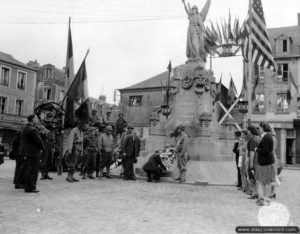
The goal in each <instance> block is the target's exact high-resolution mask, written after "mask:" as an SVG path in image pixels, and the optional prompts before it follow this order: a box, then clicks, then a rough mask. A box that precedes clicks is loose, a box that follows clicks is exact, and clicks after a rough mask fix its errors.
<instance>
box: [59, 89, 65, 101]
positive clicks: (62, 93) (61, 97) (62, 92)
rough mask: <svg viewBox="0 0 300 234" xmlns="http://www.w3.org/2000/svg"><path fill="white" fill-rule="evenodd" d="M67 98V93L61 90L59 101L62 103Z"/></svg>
mask: <svg viewBox="0 0 300 234" xmlns="http://www.w3.org/2000/svg"><path fill="white" fill-rule="evenodd" d="M64 97H65V91H64V90H61V91H60V93H59V100H60V101H62V100H63V99H64Z"/></svg>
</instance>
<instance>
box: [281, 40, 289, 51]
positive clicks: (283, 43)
mask: <svg viewBox="0 0 300 234" xmlns="http://www.w3.org/2000/svg"><path fill="white" fill-rule="evenodd" d="M282 52H283V53H285V52H288V40H287V39H283V40H282Z"/></svg>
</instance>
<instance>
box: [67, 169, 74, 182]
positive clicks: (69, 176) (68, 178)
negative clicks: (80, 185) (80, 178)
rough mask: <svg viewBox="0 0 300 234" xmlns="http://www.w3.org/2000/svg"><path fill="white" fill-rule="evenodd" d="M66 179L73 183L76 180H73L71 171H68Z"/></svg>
mask: <svg viewBox="0 0 300 234" xmlns="http://www.w3.org/2000/svg"><path fill="white" fill-rule="evenodd" d="M66 181H68V182H70V183H73V182H74V181H73V180H72V176H71V172H68V176H67V178H66Z"/></svg>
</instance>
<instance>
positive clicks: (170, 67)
mask: <svg viewBox="0 0 300 234" xmlns="http://www.w3.org/2000/svg"><path fill="white" fill-rule="evenodd" d="M167 69H168V71H169V74H168V80H167V90H166V104H167V105H169V99H170V96H171V95H170V80H171V73H172V63H171V61H170V62H169V65H168V67H167Z"/></svg>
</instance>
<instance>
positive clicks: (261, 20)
mask: <svg viewBox="0 0 300 234" xmlns="http://www.w3.org/2000/svg"><path fill="white" fill-rule="evenodd" d="M250 7H251V9H250ZM249 12H252V17H250V14H249V13H248V14H249V15H248V20H247V21H246V22H245V23H244V25H243V27H242V28H241V32H242V38H243V41H242V53H243V57H244V59H245V60H246V61H247V62H248V60H249V59H248V58H249V48H250V46H249V33H250V28H249V26H250V25H249V23H251V30H252V34H251V41H252V51H251V54H252V62H253V64H257V65H259V66H263V67H265V68H267V69H270V70H273V71H275V62H274V58H273V55H272V48H271V44H270V40H269V36H268V33H267V30H266V21H265V17H264V11H263V7H262V3H261V0H253V2H252V6H249ZM250 20H251V22H250Z"/></svg>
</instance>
